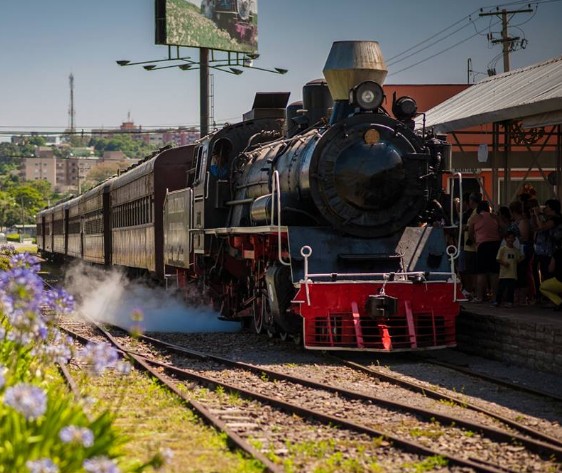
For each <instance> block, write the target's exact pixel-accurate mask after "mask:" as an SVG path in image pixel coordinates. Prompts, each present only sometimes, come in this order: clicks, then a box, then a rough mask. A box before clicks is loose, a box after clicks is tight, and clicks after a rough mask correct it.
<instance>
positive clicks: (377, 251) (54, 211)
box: [37, 41, 462, 351]
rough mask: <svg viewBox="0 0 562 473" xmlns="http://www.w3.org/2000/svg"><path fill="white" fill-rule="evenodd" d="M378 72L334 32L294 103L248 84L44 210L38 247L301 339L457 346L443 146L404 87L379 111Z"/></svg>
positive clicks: (380, 66)
mask: <svg viewBox="0 0 562 473" xmlns="http://www.w3.org/2000/svg"><path fill="white" fill-rule="evenodd" d="M386 73H387V71H386V67H385V65H384V60H383V58H382V54H381V52H380V49H379V45H378V43H377V42H358V41H342V42H336V43H334V45H333V46H332V49H331V52H330V54H329V57H328V59H327V61H326V65H325V68H324V76H325V79H326V80H325V81H324V80H317V81H312V82H310V83H308V84H306V85H305V87H304V88H303V101H302V102H295V103H292V104H289V105H288V106H287V102H288V94H257V95H256V100H255V103H254V108H253V109H252V111H251V112H249V113H248V114H246V116H245V117H244V118H245V119H244V121H242V122H240V123H235V124H231V125H227V126H225V127H224V128H222V129H220V130H217V131H214V132H213V133H211V134H209V135H208V136H205V137H203V138H202V139H200V140H199V141H198V142H197V143H195V144H193V145H188V146H183V147H176V148H166V149H162V150H160V151H159V152H158V153H157V154H155V155H154V156H151V157H149V158H147V159H146V160H144V161H143V162H142V163H139V164H137V165H136V166H135V167H133V168H132V169H130V170H128V171H127V172H125V173H123V174H121V175H119V176H116V177H113V178H111V179H109V180H108V181H106V182H104V183H102V184H100V185H98V186H97V187H95V188H94V189H92V190H90V191H89V192H87V193H85V194H83V195H81V196H78V197H76V198H74V199H72V200H70V201H67V202H63V203H59V204H57V205H55V206H54V207H52V208H48V209H45V210H44V211H42V212H41V213H40V214H39V215H38V217H37V219H38V221H37V231H38V244H39V249H40V251H41V252H42V253H43V254H44V255H45V256H49V257H53V256H59V257H72V258H80V259H83V260H85V261H88V262H91V263H96V264H101V265H105V266H107V267H112V266H113V267H115V266H117V267H123V268H126V269H127V270H128V271H129V272H132V273H145V274H150V275H152V276H153V277H155V278H156V279H158V280H159V281H162V282H165V283H166V284H167V285H168V286H173V287H175V288H176V289H177V290H178V291H180V292H181V293H182V294H183V295H184V297H185V298H186V299H187V300H191V301H193V299H196V300H198V301H201V299H202V297H203V298H204V299H205V300H208V302H209V303H210V304H212V305H213V306H214V308H215V309H216V311H217V312H218V313H219V314H220V317H221V318H222V319H225V320H238V321H243V322H244V323H245V324H246V325H248V326H250V327H252V328H253V330H255V332H257V333H261V332H266V333H267V334H269V335H270V336H273V335H278V336H280V337H281V338H283V339H286V338H293V339H294V340H296V341H299V342H303V343H304V346H305V347H306V348H308V349H320V350H365V351H397V350H420V349H430V348H443V347H451V346H454V345H455V343H456V342H455V339H456V337H455V320H456V316H457V315H458V312H459V309H460V306H459V301H460V300H461V298H462V294H461V292H460V289H461V288H460V285H459V283H458V281H457V278H456V276H455V271H454V258H455V257H456V255H457V250H456V248H455V247H454V246H451V245H448V243H447V238H446V229H445V228H444V227H443V225H441V219H442V217H443V215H442V214H441V210H442V208H441V206H440V205H439V204H438V202H439V200H440V197H441V191H442V190H441V187H442V185H441V182H442V175H443V174H444V173H446V172H448V168H447V164H448V163H449V162H450V154H451V147H450V145H449V144H448V143H447V142H446V141H444V140H442V139H439V138H438V137H435V136H431V135H430V134H428V133H426V130H422V132H421V133H420V132H416V131H414V126H413V118H414V116H416V114H417V108H416V104H415V101H414V100H413V99H412V98H410V97H400V98H397V97H394V98H393V102H392V112H393V115H394V118H393V117H392V116H391V115H390V114H388V113H387V112H386V111H385V109H384V108H383V106H382V104H383V100H384V92H383V88H382V83H383V81H384V78H385V76H386ZM260 105H261V106H260ZM330 111H331V114H330Z"/></svg>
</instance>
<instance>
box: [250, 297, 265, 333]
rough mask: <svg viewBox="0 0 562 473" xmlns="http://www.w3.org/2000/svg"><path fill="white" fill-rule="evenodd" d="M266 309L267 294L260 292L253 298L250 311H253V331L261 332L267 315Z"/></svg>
mask: <svg viewBox="0 0 562 473" xmlns="http://www.w3.org/2000/svg"><path fill="white" fill-rule="evenodd" d="M267 311H268V303H267V295H265V294H263V293H262V294H260V295H259V296H258V297H256V299H255V300H254V303H253V304H252V312H253V316H254V317H253V325H254V332H256V333H258V334H259V333H262V332H263V329H264V326H265V319H266V317H267Z"/></svg>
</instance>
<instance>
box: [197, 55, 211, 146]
mask: <svg viewBox="0 0 562 473" xmlns="http://www.w3.org/2000/svg"><path fill="white" fill-rule="evenodd" d="M199 64H200V69H199V82H200V85H199V94H200V96H199V101H200V102H199V103H200V106H199V130H200V136H201V137H203V136H206V135H207V134H208V133H209V49H208V48H199Z"/></svg>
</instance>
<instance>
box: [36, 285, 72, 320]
mask: <svg viewBox="0 0 562 473" xmlns="http://www.w3.org/2000/svg"><path fill="white" fill-rule="evenodd" d="M43 303H44V304H45V305H46V306H47V307H48V308H49V309H52V310H54V311H55V312H56V313H57V314H69V313H70V312H72V311H73V310H74V297H73V296H72V295H70V294H69V293H68V292H66V291H65V290H64V289H62V288H55V289H52V290H50V291H45V293H44V294H43Z"/></svg>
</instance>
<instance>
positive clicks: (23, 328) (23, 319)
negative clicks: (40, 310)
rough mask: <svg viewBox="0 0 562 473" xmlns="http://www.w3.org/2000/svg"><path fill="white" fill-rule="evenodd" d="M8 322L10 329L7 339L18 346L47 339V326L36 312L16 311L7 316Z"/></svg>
mask: <svg viewBox="0 0 562 473" xmlns="http://www.w3.org/2000/svg"><path fill="white" fill-rule="evenodd" d="M8 321H9V322H10V325H11V327H10V331H9V333H8V337H7V338H8V340H10V341H13V342H16V343H17V344H19V345H28V344H29V343H31V342H33V341H36V340H46V338H47V334H48V329H47V325H46V324H45V321H44V320H43V319H42V318H41V317H39V316H38V315H37V313H36V312H33V311H19V310H18V311H15V312H12V313H10V314H8Z"/></svg>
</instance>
